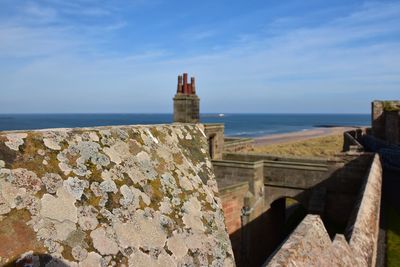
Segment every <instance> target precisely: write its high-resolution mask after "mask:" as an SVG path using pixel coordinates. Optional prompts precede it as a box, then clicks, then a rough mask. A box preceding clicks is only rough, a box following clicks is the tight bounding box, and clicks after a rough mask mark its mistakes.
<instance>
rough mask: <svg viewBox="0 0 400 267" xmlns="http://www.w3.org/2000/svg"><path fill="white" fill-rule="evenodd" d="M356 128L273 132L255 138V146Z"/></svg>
mask: <svg viewBox="0 0 400 267" xmlns="http://www.w3.org/2000/svg"><path fill="white" fill-rule="evenodd" d="M352 129H356V128H355V127H329V128H328V127H327V128H318V129H311V130H305V131H300V132H294V133H285V134H273V135H267V136H262V137H257V138H254V145H255V146H265V145H271V144H281V143H290V142H296V141H303V140H307V139H311V138H316V137H322V136H329V135H334V134H341V133H343V132H345V131H348V130H352Z"/></svg>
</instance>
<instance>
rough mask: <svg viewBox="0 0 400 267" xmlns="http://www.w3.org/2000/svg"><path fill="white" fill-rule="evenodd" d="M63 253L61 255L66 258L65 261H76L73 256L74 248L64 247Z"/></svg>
mask: <svg viewBox="0 0 400 267" xmlns="http://www.w3.org/2000/svg"><path fill="white" fill-rule="evenodd" d="M63 248H64V249H63V251H62V252H61V255H62V256H63V257H64V259H67V260H69V261H74V260H75V259H74V257H73V256H72V248H71V247H70V246H65V245H64V246H63Z"/></svg>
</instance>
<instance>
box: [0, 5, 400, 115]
mask: <svg viewBox="0 0 400 267" xmlns="http://www.w3.org/2000/svg"><path fill="white" fill-rule="evenodd" d="M287 20H289V19H287ZM283 22H285V21H283ZM122 24H123V23H122ZM399 25H400V3H397V4H384V3H375V4H366V5H364V6H363V7H361V8H360V9H358V10H356V11H355V12H353V13H351V14H349V15H348V16H343V17H340V18H336V19H335V20H332V21H329V22H326V23H323V24H321V25H318V26H309V27H295V28H287V29H286V30H285V31H283V32H281V33H280V34H278V35H275V36H274V37H270V36H266V35H264V33H258V34H248V35H246V38H245V39H242V40H241V41H238V42H233V43H231V44H230V45H228V46H225V49H224V50H221V49H219V50H217V51H216V52H215V51H213V52H209V51H208V52H207V51H206V52H203V53H198V54H196V55H191V56H188V55H186V56H180V55H179V51H178V52H177V51H170V50H167V49H163V48H161V49H150V48H147V49H146V48H143V51H144V52H143V53H140V54H130V53H113V51H105V52H104V53H103V54H102V53H100V54H102V56H97V57H96V56H93V55H89V56H87V55H83V54H82V53H81V52H82V50H83V49H86V47H88V46H94V47H96V44H98V43H101V42H104V39H107V35H104V36H103V35H102V34H94V35H90V36H83V35H82V34H79V33H77V32H76V31H75V30H71V29H69V28H68V29H64V28H63V27H61V28H58V27H57V28H53V27H45V28H43V27H41V28H29V27H25V26H19V27H16V26H12V27H11V26H10V27H2V28H0V57H11V58H12V57H24V56H30V57H32V56H37V58H34V59H33V60H29V61H27V62H26V63H25V64H22V66H21V67H20V68H18V69H16V70H15V69H14V70H13V71H12V72H10V71H9V70H8V69H7V66H4V65H0V81H2V84H3V88H8V90H11V91H12V93H10V94H9V95H7V96H6V97H5V98H2V100H0V112H17V111H19V109H22V110H23V111H24V112H29V111H35V112H49V111H50V112H51V111H58V112H71V111H75V112H79V111H87V112H152V111H156V112H168V111H170V110H171V104H172V101H171V96H172V94H173V93H174V90H175V83H176V79H175V76H176V75H177V74H178V73H180V72H183V71H188V72H190V73H191V74H194V75H195V76H196V77H197V84H198V88H199V93H200V95H201V96H202V99H203V102H202V103H203V104H202V105H203V106H202V107H203V110H204V111H223V112H235V111H236V112H239V111H241V112H243V111H248V112H318V111H320V112H321V111H326V112H329V111H332V112H335V111H336V112H339V111H342V112H368V111H369V101H370V100H372V99H374V98H384V97H388V98H394V97H396V96H398V88H399V85H400V71H399V70H400V52H399V51H400V40H399V39H398V38H393V37H394V36H399V33H400V28H399ZM122 26H125V25H124V24H123V25H122ZM103 30H104V29H103ZM98 31H101V30H100V29H98ZM214 32H215V31H214V30H210V32H209V33H207V31H204V32H200V33H198V35H199V38H206V37H208V36H211V35H212V34H214ZM101 33H104V32H103V31H101ZM210 34H211V35H210ZM99 36H101V38H99ZM115 54H118V56H116V55H115ZM6 72H7V74H6ZM46 88H47V89H46ZM48 88H53V89H52V90H54V91H53V92H52V93H49V89H48ZM26 91H34V93H32V92H30V93H28V95H31V97H30V98H26V99H25V98H24V99H21V95H23V94H24V93H25V92H26ZM354 98H356V99H357V100H354ZM32 102H34V104H32ZM60 102H61V103H63V104H62V105H60V104H59V103H60ZM340 105H343V106H340ZM24 107H26V108H27V109H29V110H25V109H24Z"/></svg>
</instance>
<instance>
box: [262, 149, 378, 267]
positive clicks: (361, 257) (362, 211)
mask: <svg viewBox="0 0 400 267" xmlns="http://www.w3.org/2000/svg"><path fill="white" fill-rule="evenodd" d="M381 186H382V168H381V164H380V159H379V156H378V155H375V157H374V160H373V162H372V164H371V166H370V169H369V171H368V175H367V177H366V178H365V180H364V186H363V187H362V188H361V190H360V192H359V195H360V197H359V199H360V201H359V202H358V204H357V205H356V207H355V210H354V213H353V214H354V215H353V220H350V223H349V225H348V228H347V229H348V230H347V233H346V236H347V240H349V241H347V240H346V238H345V237H344V236H343V235H340V234H337V235H336V236H335V239H334V240H333V241H331V239H330V237H329V235H328V232H327V231H326V229H325V227H324V224H323V222H322V220H321V218H320V217H319V216H318V215H307V216H306V217H305V218H304V219H303V221H302V222H301V223H300V224H299V225H298V226H297V228H296V229H295V230H294V232H293V233H292V234H291V235H290V236H289V237H288V238H287V239H286V240H285V241H284V242H283V243H282V245H281V246H280V247H279V249H278V250H277V251H276V252H275V253H274V254H273V255H272V256H271V257H270V258H269V259H268V260H267V261H266V262H265V264H264V266H360V267H362V266H375V263H376V253H377V242H378V233H379V215H380V199H381Z"/></svg>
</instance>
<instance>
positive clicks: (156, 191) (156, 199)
mask: <svg viewBox="0 0 400 267" xmlns="http://www.w3.org/2000/svg"><path fill="white" fill-rule="evenodd" d="M148 185H149V186H150V188H151V204H150V207H151V208H153V209H155V210H158V203H160V202H161V201H162V199H163V198H164V192H163V191H161V180H160V179H154V180H151V181H148Z"/></svg>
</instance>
